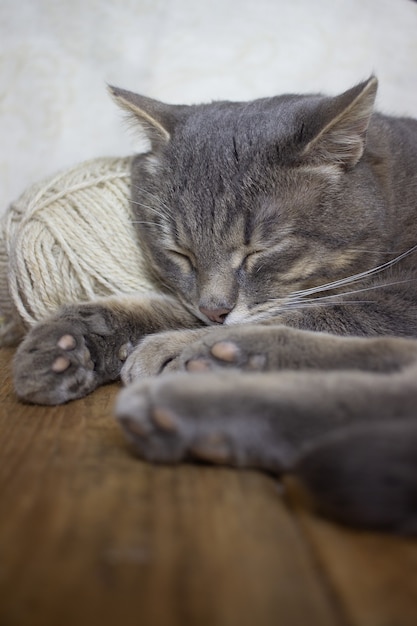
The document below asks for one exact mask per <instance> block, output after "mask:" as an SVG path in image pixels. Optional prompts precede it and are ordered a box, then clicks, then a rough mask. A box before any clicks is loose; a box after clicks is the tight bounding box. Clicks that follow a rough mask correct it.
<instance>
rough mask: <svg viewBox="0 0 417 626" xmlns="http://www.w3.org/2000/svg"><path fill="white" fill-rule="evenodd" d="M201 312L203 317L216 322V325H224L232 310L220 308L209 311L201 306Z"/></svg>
mask: <svg viewBox="0 0 417 626" xmlns="http://www.w3.org/2000/svg"><path fill="white" fill-rule="evenodd" d="M199 309H200V311H201V312H202V314H203V315H205V316H206V317H208V318H209V320H211V321H212V322H215V323H216V324H223V323H224V321H225V319H226V317H227V316H228V314H229V313H230V311H231V310H232V307H231V308H225V307H224V308H218V309H208V308H206V307H204V306H200V307H199Z"/></svg>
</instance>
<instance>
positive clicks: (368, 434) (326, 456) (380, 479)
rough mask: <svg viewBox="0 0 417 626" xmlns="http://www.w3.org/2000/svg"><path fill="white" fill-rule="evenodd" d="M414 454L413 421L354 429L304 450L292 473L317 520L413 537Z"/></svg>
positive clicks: (416, 500)
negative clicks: (321, 517)
mask: <svg viewBox="0 0 417 626" xmlns="http://www.w3.org/2000/svg"><path fill="white" fill-rule="evenodd" d="M416 450H417V420H416V419H409V418H408V419H398V418H396V419H390V420H388V421H381V422H378V423H377V424H375V423H362V424H356V425H355V426H350V427H349V428H340V429H337V430H336V431H335V432H332V433H330V434H328V435H325V436H324V437H320V438H319V439H316V440H315V441H314V442H313V443H312V444H310V445H308V446H306V448H305V449H303V450H302V451H301V453H300V455H299V458H298V459H297V462H296V463H295V464H294V467H293V468H292V471H293V472H294V473H295V474H296V475H297V476H298V478H299V479H301V481H302V482H303V484H304V486H305V487H306V488H307V490H308V492H309V493H310V496H311V497H312V500H313V503H314V504H315V507H316V509H317V510H318V511H319V512H320V513H322V514H323V515H326V516H327V517H330V518H331V519H334V520H337V521H341V522H344V523H348V524H350V525H353V526H367V527H379V528H385V529H387V530H395V531H398V532H402V533H407V534H417V456H416Z"/></svg>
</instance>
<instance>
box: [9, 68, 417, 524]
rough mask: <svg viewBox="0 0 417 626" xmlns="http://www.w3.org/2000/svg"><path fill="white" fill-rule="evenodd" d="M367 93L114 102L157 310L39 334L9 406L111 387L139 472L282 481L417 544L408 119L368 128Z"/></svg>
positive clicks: (415, 228)
mask: <svg viewBox="0 0 417 626" xmlns="http://www.w3.org/2000/svg"><path fill="white" fill-rule="evenodd" d="M376 91H377V81H376V79H375V78H373V77H371V78H370V79H369V80H367V81H365V82H363V83H361V84H359V85H357V86H356V87H353V88H352V89H350V90H348V91H347V92H345V93H343V94H341V95H340V96H337V97H327V96H323V95H320V94H314V95H284V96H278V97H274V98H265V99H260V100H255V101H253V102H240V103H239V102H234V103H232V102H214V103H211V104H203V105H195V106H180V105H168V104H164V103H161V102H157V101H155V100H152V99H149V98H145V97H143V96H139V95H137V94H133V93H131V92H128V91H125V90H121V89H118V88H114V87H112V88H111V92H112V94H113V96H114V98H115V99H116V101H117V102H118V104H120V105H121V106H122V108H123V109H125V110H126V111H127V112H128V113H129V115H131V116H133V119H134V120H135V122H136V123H138V124H139V126H140V127H141V128H142V130H143V131H144V132H145V134H146V135H147V137H148V139H149V144H150V150H149V152H147V153H146V154H142V155H138V156H137V157H136V158H135V160H134V164H133V169H132V203H133V206H134V210H135V213H136V216H137V233H138V237H139V240H140V245H141V246H142V249H143V250H144V252H145V255H146V258H147V261H148V263H147V265H148V271H149V273H150V274H151V275H152V277H153V278H154V280H157V281H159V286H160V291H161V293H162V294H164V293H165V294H166V295H160V296H152V295H150V296H149V298H136V299H135V298H119V299H108V300H103V301H101V302H98V303H91V304H89V305H79V306H72V307H70V308H68V307H67V308H66V309H63V310H62V311H61V312H59V313H58V314H57V315H56V316H55V317H54V319H53V320H50V321H49V322H45V323H44V324H42V325H40V326H39V327H38V328H35V329H34V330H33V331H32V332H31V333H29V335H28V337H27V338H26V339H25V340H24V342H23V343H22V345H21V346H20V348H19V350H18V352H17V355H16V359H15V386H16V391H17V393H18V395H19V397H21V398H22V399H25V400H27V401H31V402H41V403H46V404H54V403H59V402H65V401H67V400H69V399H72V398H74V397H80V396H81V395H84V394H85V393H88V392H89V391H91V390H92V389H94V388H95V387H96V386H97V385H99V384H101V383H103V382H105V381H106V380H114V379H115V378H116V377H118V376H119V375H120V373H121V375H122V378H123V380H124V382H125V383H126V384H127V388H126V389H125V390H124V391H123V392H122V394H121V396H120V398H119V401H118V407H117V411H116V412H117V416H118V419H119V420H120V423H121V425H122V427H123V428H124V430H125V432H126V434H127V436H128V438H129V439H130V440H131V441H132V442H133V445H134V446H135V448H136V450H137V452H138V454H139V455H140V456H142V457H143V458H146V459H149V460H151V461H154V462H174V461H175V462H176V461H180V460H183V459H184V460H187V459H195V458H198V459H205V460H210V461H212V462H221V463H228V464H232V465H236V466H239V467H241V466H245V467H258V468H260V469H263V470H266V471H274V472H278V473H282V472H288V471H293V472H296V473H297V474H298V475H299V476H300V477H301V478H302V479H303V480H304V482H305V484H306V485H308V487H309V488H310V490H311V492H312V493H313V495H314V496H315V499H316V501H317V505H318V508H319V509H320V510H321V511H322V512H323V513H324V514H326V515H328V516H330V517H333V518H335V519H337V520H340V521H344V522H346V523H350V524H354V525H362V526H371V527H380V528H384V529H388V530H394V531H399V532H410V533H411V532H416V528H417V525H416V519H417V499H416V490H415V485H416V484H417V455H416V454H413V450H416V447H417V431H416V423H417V422H416V415H415V406H416V403H417V383H416V372H417V270H416V266H417V264H416V254H417V219H416V217H417V216H416V210H417V121H415V120H411V119H403V118H393V117H388V116H384V115H380V114H378V113H374V111H373V105H374V100H375V95H376ZM179 329H182V330H179ZM162 331H164V332H162ZM68 335H70V337H71V340H70V341H68V340H67V339H65V340H62V339H63V338H64V337H67V336H68ZM73 339H75V343H76V347H75V348H73V347H72V344H73V343H74V341H73ZM68 346H70V348H69V347H68ZM161 374H162V375H161ZM144 377H146V378H145V379H144V380H143V381H142V380H141V379H142V378H144ZM368 452H369V454H368ZM355 468H360V469H359V470H358V471H356V469H355ZM358 474H359V476H362V477H363V480H362V481H361V484H360V485H356V481H357V480H358ZM393 509H394V510H393Z"/></svg>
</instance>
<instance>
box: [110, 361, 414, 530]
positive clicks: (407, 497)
mask: <svg viewBox="0 0 417 626" xmlns="http://www.w3.org/2000/svg"><path fill="white" fill-rule="evenodd" d="M416 381H417V366H416V365H415V364H414V365H411V366H409V367H405V368H404V369H403V370H400V371H397V372H395V373H390V374H385V373H364V372H353V371H336V372H335V371H326V372H318V371H311V372H306V371H297V372H294V371H293V372H290V371H285V372H278V373H265V374H262V373H253V374H250V373H240V372H236V371H235V372H222V373H208V374H193V375H190V374H186V373H171V374H167V375H165V376H162V377H154V378H148V379H145V380H143V381H140V382H136V383H134V384H132V385H130V386H129V387H127V388H126V389H124V390H123V391H122V392H121V394H120V396H119V399H118V403H117V408H116V414H117V417H118V420H119V422H120V424H121V426H122V428H123V430H124V431H125V433H126V435H127V437H128V438H129V440H130V441H131V442H132V444H133V446H134V448H135V450H136V452H137V454H138V455H139V456H140V457H142V458H144V459H147V460H150V461H155V462H178V461H182V460H195V459H200V460H205V461H210V462H213V463H221V464H227V465H234V466H237V467H252V468H260V469H263V470H266V471H269V472H274V473H282V472H286V471H288V470H290V471H291V470H293V469H294V467H296V471H299V472H300V475H301V476H306V475H307V474H308V473H309V470H308V467H309V465H308V464H309V463H310V467H312V465H313V461H314V458H313V457H314V450H313V451H310V452H309V454H310V456H308V455H307V454H306V456H305V457H304V458H303V457H301V461H298V464H297V459H299V457H300V453H303V450H304V447H305V446H306V445H310V444H311V442H320V439H321V438H322V437H326V436H329V433H330V434H331V433H332V432H334V433H336V432H337V430H338V429H340V428H350V427H357V426H359V425H361V424H368V425H369V427H370V431H369V433H368V434H367V435H365V437H362V442H365V443H363V444H362V447H361V450H362V456H361V458H359V457H358V459H359V460H358V463H359V464H360V463H362V465H363V466H364V464H365V466H366V458H367V457H366V454H367V452H366V446H368V454H369V467H368V468H366V467H365V466H364V467H363V471H364V472H365V473H366V474H367V476H369V480H368V489H366V488H365V487H364V489H362V490H361V489H356V488H355V485H346V482H345V481H351V480H353V478H354V479H355V480H356V479H357V475H355V473H354V472H351V475H349V472H347V474H346V472H345V469H344V468H346V467H348V468H349V467H351V466H352V463H353V464H354V455H355V449H354V446H353V449H352V447H350V445H349V439H348V435H349V431H347V435H344V436H343V437H344V439H343V440H344V442H345V445H344V448H343V454H342V451H340V454H339V455H337V453H335V454H333V456H331V454H330V453H329V454H328V464H329V467H330V466H331V461H335V463H334V467H333V469H332V471H333V472H334V476H335V477H336V476H338V478H335V482H337V481H339V484H336V485H334V486H333V487H334V488H333V493H332V494H330V497H329V498H328V501H327V505H326V475H325V476H324V477H323V476H322V475H320V472H319V469H317V471H316V476H315V478H314V480H313V479H312V480H311V481H310V483H311V485H310V486H311V487H312V489H313V491H315V492H316V495H317V499H318V501H319V502H321V503H322V504H323V507H322V508H323V510H326V506H327V511H326V512H327V513H328V514H329V513H330V514H331V508H332V506H333V507H334V506H336V505H337V497H338V495H337V494H341V497H342V498H343V497H344V494H348V495H347V496H346V498H345V500H346V499H347V502H346V501H345V502H342V503H341V504H340V506H339V509H338V510H339V511H340V515H339V519H344V520H345V521H347V522H350V523H359V524H361V523H363V524H368V523H373V524H379V523H380V524H381V525H382V526H383V525H385V526H389V525H390V524H391V522H392V523H394V522H395V525H396V526H397V527H399V526H400V525H401V524H402V525H403V527H404V528H405V523H406V521H407V520H408V521H409V527H410V529H411V528H412V525H413V523H414V522H413V521H412V518H411V516H412V515H414V520H415V513H416V511H415V506H416V500H415V489H416V488H415V485H416V484H417V457H416V456H415V454H414V452H413V454H411V453H410V454H407V450H408V448H409V446H410V445H415V444H416V443H417V437H416V430H417V428H416V421H415V407H416V405H417V382H416ZM393 420H394V421H395V423H398V424H400V421H401V422H402V423H404V424H405V428H404V431H402V432H403V435H401V432H400V434H399V436H397V437H395V438H394V437H393V438H392V439H390V435H389V433H388V435H387V438H386V445H387V446H388V448H390V449H391V457H392V458H395V459H397V462H396V463H392V464H391V466H392V469H393V474H391V473H390V472H391V467H390V465H389V464H388V463H387V459H389V458H390V456H389V455H388V456H387V454H384V453H383V452H384V450H383V446H379V448H380V450H379V452H378V451H377V453H375V454H373V453H372V445H373V442H372V432H375V433H378V432H379V431H380V425H381V424H383V423H385V422H388V421H393ZM372 425H373V426H374V430H373V429H372ZM407 428H408V429H409V430H407ZM413 433H414V434H413ZM411 437H414V438H413V439H411ZM410 441H412V442H413V443H412V444H410V443H409V442H410ZM353 444H354V441H353ZM323 445H324V447H325V443H324V444H323ZM335 450H336V448H335ZM381 450H382V453H381ZM413 450H415V447H414V448H413ZM316 458H318V468H319V467H320V464H319V461H320V458H319V457H316ZM312 459H313V461H312ZM401 459H403V461H402V460H401ZM402 463H403V465H402ZM398 468H400V472H399V474H398V472H397V470H398ZM401 468H402V469H401ZM401 471H404V472H405V474H406V478H402V476H401ZM336 472H339V474H337V473H336ZM345 476H347V478H345ZM410 476H411V477H413V480H411V478H410ZM331 480H332V479H330V480H329V481H328V482H329V483H331ZM364 481H365V476H364ZM381 481H382V483H383V482H384V481H386V482H387V485H388V486H387V490H388V495H387V496H385V495H384V493H385V491H384V490H385V487H383V486H382V487H380V492H381V494H382V495H378V498H379V500H378V501H377V502H375V506H373V505H372V506H371V504H370V506H371V509H369V507H368V509H367V508H366V500H367V498H368V499H370V500H369V502H371V501H372V498H373V495H372V493H373V491H372V490H373V489H374V488H375V489H376V492H375V493H376V494H377V493H378V489H379V487H378V485H379V484H380V483H381ZM393 481H394V482H396V484H397V488H396V489H397V493H402V495H401V496H398V499H397V500H395V499H393V497H391V496H390V495H389V494H390V493H391V492H392V491H393V490H392V482H393ZM413 481H414V482H413ZM364 484H365V483H364ZM390 485H391V486H390ZM410 485H411V486H412V487H411V486H410ZM377 487H378V489H377ZM410 489H413V490H414V491H413V492H412V493H410ZM368 490H369V493H368ZM394 491H395V490H394ZM349 494H350V495H349ZM413 494H414V496H413ZM349 497H350V498H351V500H350V501H349ZM375 497H376V496H375ZM413 498H414V500H413ZM334 500H336V505H335V504H334V502H333V501H334ZM394 501H395V502H397V501H398V510H397V511H390V506H391V504H390V503H392V502H394ZM332 502H333V503H332ZM413 507H414V508H413ZM336 508H337V506H336ZM343 509H345V510H344V511H343ZM369 510H373V511H376V513H375V516H374V517H373V518H372V515H371V513H369ZM355 511H356V512H355ZM333 516H334V517H337V511H335V512H334V513H333ZM355 516H356V517H355ZM393 518H395V520H394V521H393ZM378 520H379V521H378ZM400 521H401V524H400ZM410 531H411V530H410Z"/></svg>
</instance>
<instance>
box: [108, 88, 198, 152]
mask: <svg viewBox="0 0 417 626" xmlns="http://www.w3.org/2000/svg"><path fill="white" fill-rule="evenodd" d="M109 91H110V93H111V95H112V96H113V98H114V100H115V101H116V103H117V104H118V105H119V106H120V107H121V108H122V109H124V110H125V111H127V112H128V113H129V115H130V116H132V117H133V119H134V120H135V122H138V123H139V124H140V126H141V128H142V130H143V131H144V133H145V135H146V136H147V138H148V139H149V141H150V142H151V146H152V150H154V151H155V150H157V149H158V147H160V146H161V144H164V143H167V142H168V141H169V140H170V138H171V134H172V132H173V130H174V128H175V125H176V124H177V122H178V120H179V118H180V116H181V111H182V110H183V109H185V108H186V107H184V106H177V105H173V104H165V103H164V102H159V101H158V100H153V99H152V98H147V97H145V96H140V95H139V94H136V93H133V92H131V91H126V90H125V89H119V88H118V87H113V86H111V85H109Z"/></svg>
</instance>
